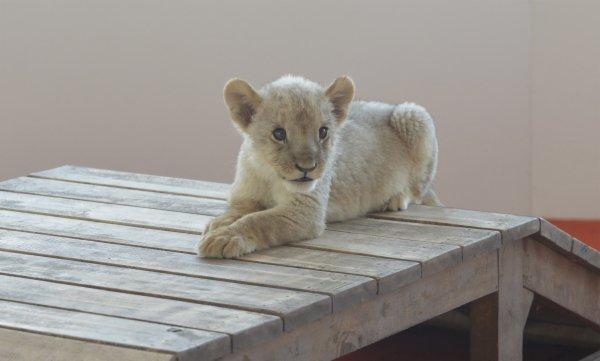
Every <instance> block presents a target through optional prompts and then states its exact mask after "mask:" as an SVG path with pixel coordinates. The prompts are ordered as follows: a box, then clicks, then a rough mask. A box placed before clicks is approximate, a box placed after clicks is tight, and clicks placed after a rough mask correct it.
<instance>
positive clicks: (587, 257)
mask: <svg viewBox="0 0 600 361" xmlns="http://www.w3.org/2000/svg"><path fill="white" fill-rule="evenodd" d="M572 254H573V256H575V257H576V258H577V260H578V261H580V262H582V263H583V264H585V265H586V266H590V267H592V268H593V269H594V270H595V271H596V272H600V252H599V251H598V250H596V249H594V248H592V247H590V246H589V245H587V244H585V243H583V242H581V241H580V240H578V239H577V238H573V250H572Z"/></svg>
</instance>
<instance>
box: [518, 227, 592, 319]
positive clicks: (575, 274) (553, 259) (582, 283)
mask: <svg viewBox="0 0 600 361" xmlns="http://www.w3.org/2000/svg"><path fill="white" fill-rule="evenodd" d="M524 245H525V247H524V250H525V252H524V254H525V268H524V273H523V281H524V284H525V287H527V288H528V289H530V290H532V291H533V292H535V293H536V294H539V295H540V296H543V297H545V298H547V299H549V300H550V301H552V302H554V303H556V304H557V305H559V306H561V307H564V308H566V309H568V310H570V311H572V312H573V313H575V314H577V315H579V316H581V317H582V318H584V319H585V320H587V321H589V322H590V323H591V324H592V325H593V326H595V327H596V328H599V327H600V297H599V296H598V295H600V273H598V272H595V271H594V270H592V269H591V268H589V267H585V266H583V265H581V264H580V263H578V262H576V261H575V260H573V259H569V258H566V257H564V256H563V255H562V254H560V253H558V252H557V251H555V250H553V249H551V248H549V247H547V246H545V245H544V244H542V243H540V242H538V241H536V240H534V239H529V238H527V239H525V242H524Z"/></svg>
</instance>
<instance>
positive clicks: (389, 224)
mask: <svg viewBox="0 0 600 361" xmlns="http://www.w3.org/2000/svg"><path fill="white" fill-rule="evenodd" d="M328 227H329V229H332V230H336V231H343V232H349V233H358V234H366V235H372V236H380V237H390V238H394V239H396V240H412V241H424V242H432V243H442V244H449V245H454V246H460V247H461V249H462V257H463V259H471V258H473V257H476V256H478V255H480V254H484V253H488V252H492V251H495V250H496V249H498V248H499V247H500V245H501V241H500V234H499V233H498V232H495V231H489V230H481V229H470V228H464V227H449V226H441V225H432V224H420V223H409V222H400V221H389V220H381V219H370V218H358V219H354V220H350V221H346V222H342V223H333V224H330V225H329V226H328Z"/></svg>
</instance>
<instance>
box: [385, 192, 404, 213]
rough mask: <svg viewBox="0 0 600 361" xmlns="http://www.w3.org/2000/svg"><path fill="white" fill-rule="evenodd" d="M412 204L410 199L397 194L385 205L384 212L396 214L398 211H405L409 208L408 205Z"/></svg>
mask: <svg viewBox="0 0 600 361" xmlns="http://www.w3.org/2000/svg"><path fill="white" fill-rule="evenodd" d="M409 203H410V199H409V198H408V197H407V196H405V195H403V194H396V195H395V196H392V198H390V200H389V201H387V202H386V203H385V205H384V206H383V209H382V211H384V212H386V211H387V212H396V211H405V210H406V209H407V208H408V204H409Z"/></svg>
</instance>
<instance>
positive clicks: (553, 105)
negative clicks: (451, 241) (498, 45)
mask: <svg viewBox="0 0 600 361" xmlns="http://www.w3.org/2000/svg"><path fill="white" fill-rule="evenodd" d="M533 4H534V7H533V10H534V11H533V15H534V16H533V47H532V64H533V67H532V98H531V100H532V108H531V111H532V121H533V129H534V132H533V143H532V144H533V148H532V149H533V159H532V174H533V179H532V185H533V186H532V199H533V212H535V213H542V214H551V215H554V216H556V217H567V218H573V217H575V218H578V217H583V218H596V219H598V218H600V1H596V0H576V1H570V2H568V1H560V0H551V1H549V0H537V1H535V2H534V3H533Z"/></svg>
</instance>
